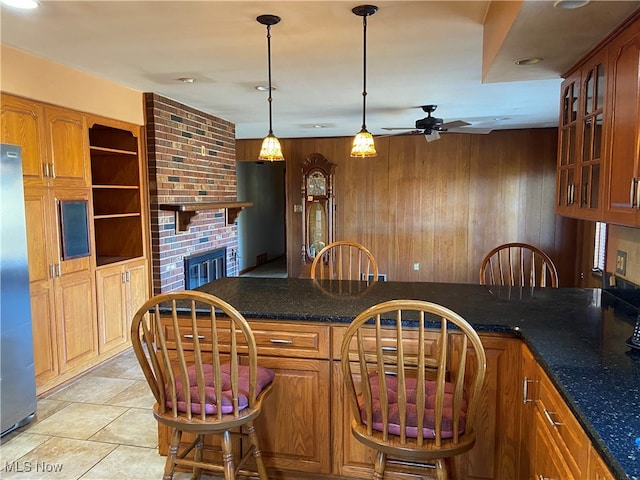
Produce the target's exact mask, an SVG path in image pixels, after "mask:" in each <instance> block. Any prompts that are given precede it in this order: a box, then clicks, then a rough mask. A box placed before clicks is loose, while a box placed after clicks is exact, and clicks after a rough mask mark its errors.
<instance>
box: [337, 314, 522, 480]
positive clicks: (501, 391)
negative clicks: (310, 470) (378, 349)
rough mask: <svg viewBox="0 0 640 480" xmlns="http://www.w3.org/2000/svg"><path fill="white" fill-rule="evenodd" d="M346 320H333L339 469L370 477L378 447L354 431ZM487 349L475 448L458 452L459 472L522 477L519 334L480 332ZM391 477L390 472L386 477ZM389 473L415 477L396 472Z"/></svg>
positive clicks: (468, 475)
mask: <svg viewBox="0 0 640 480" xmlns="http://www.w3.org/2000/svg"><path fill="white" fill-rule="evenodd" d="M346 328H347V327H346V326H333V327H332V330H333V333H332V338H333V340H332V344H333V347H332V348H333V359H334V365H333V387H332V389H333V393H332V397H333V398H332V409H333V412H334V413H333V416H334V418H333V435H334V442H333V445H334V447H333V455H334V472H335V473H336V474H339V475H342V476H345V477H353V478H371V475H372V472H373V465H374V463H375V453H374V452H373V451H372V450H371V449H368V448H366V447H364V446H363V445H362V444H361V443H360V442H358V441H357V440H355V439H354V438H353V437H352V435H351V426H350V425H351V415H352V413H351V409H350V407H349V405H347V402H346V401H345V397H344V385H343V378H342V370H341V367H340V359H339V350H340V345H341V342H342V337H343V336H344V332H345V331H346ZM480 338H481V340H482V344H483V346H484V348H485V353H486V355H487V372H486V378H485V384H484V387H483V393H482V396H483V397H484V399H485V400H484V401H483V402H481V404H480V406H479V411H478V414H477V417H476V422H477V423H476V432H477V440H476V445H475V446H474V448H473V449H472V450H471V451H470V452H468V453H466V454H464V455H461V456H459V457H458V458H457V459H456V461H455V464H454V471H455V478H465V479H488V478H491V479H494V480H498V479H504V480H512V479H514V478H518V444H519V434H520V427H519V422H518V419H519V415H520V396H519V395H518V394H519V393H520V382H519V380H520V343H521V342H520V340H518V339H516V338H510V337H506V336H501V335H491V334H483V335H481V336H480ZM385 478H386V477H385ZM389 478H398V479H406V478H415V477H414V476H412V474H411V473H400V472H394V473H393V474H391V475H390V476H389Z"/></svg>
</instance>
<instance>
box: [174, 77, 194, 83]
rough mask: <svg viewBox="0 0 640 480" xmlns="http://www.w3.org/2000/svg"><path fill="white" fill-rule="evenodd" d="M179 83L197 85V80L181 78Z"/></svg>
mask: <svg viewBox="0 0 640 480" xmlns="http://www.w3.org/2000/svg"><path fill="white" fill-rule="evenodd" d="M178 81H180V82H182V83H196V79H195V78H191V77H180V78H179V79H178Z"/></svg>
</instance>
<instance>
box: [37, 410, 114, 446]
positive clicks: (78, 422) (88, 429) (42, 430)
mask: <svg viewBox="0 0 640 480" xmlns="http://www.w3.org/2000/svg"><path fill="white" fill-rule="evenodd" d="M126 411H127V409H126V408H125V407H116V406H111V405H92V404H88V403H71V404H69V405H67V406H66V407H64V408H63V409H62V410H60V411H58V412H56V413H54V414H53V415H51V416H50V417H48V418H45V419H44V420H42V421H41V422H38V423H37V424H35V425H34V426H33V427H31V428H30V429H29V433H38V434H41V435H55V436H60V437H66V438H77V439H87V438H89V437H91V436H92V435H94V434H95V433H96V432H97V431H99V430H101V429H102V428H104V427H105V426H106V425H108V424H109V423H111V422H112V421H114V420H115V419H116V418H118V417H119V416H120V415H122V414H123V413H124V412H126Z"/></svg>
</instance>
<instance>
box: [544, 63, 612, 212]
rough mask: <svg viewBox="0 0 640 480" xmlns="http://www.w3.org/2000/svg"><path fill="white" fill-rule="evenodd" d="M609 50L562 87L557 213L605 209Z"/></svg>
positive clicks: (567, 80)
mask: <svg viewBox="0 0 640 480" xmlns="http://www.w3.org/2000/svg"><path fill="white" fill-rule="evenodd" d="M606 77H607V56H606V52H601V53H600V54H599V55H595V56H593V57H591V58H590V59H589V60H588V61H587V62H586V63H585V64H583V65H582V67H581V68H580V69H579V70H577V71H575V72H574V73H572V74H571V75H570V76H568V77H567V78H566V79H565V80H564V82H562V86H561V99H560V102H561V107H560V120H559V137H558V176H557V193H556V198H557V203H556V212H557V213H559V214H561V215H566V216H571V217H575V218H584V219H598V218H599V217H600V216H601V212H602V201H601V196H602V195H601V191H602V185H603V179H602V168H601V164H602V159H603V152H604V148H603V147H604V145H605V129H604V125H605V119H606V117H605V115H608V112H607V111H606V102H605V99H606V96H605V92H606V90H605V89H606V86H607V85H606V81H607V78H606Z"/></svg>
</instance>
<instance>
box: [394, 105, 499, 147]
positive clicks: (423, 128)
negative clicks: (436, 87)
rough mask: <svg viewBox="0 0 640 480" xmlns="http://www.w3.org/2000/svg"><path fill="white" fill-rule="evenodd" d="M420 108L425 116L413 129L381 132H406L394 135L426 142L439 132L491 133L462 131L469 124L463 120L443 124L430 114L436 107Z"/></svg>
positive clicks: (472, 130) (441, 120)
mask: <svg viewBox="0 0 640 480" xmlns="http://www.w3.org/2000/svg"><path fill="white" fill-rule="evenodd" d="M421 108H422V110H423V111H425V112H426V113H427V116H426V117H425V118H421V119H420V120H416V126H415V127H383V130H406V131H405V132H401V133H398V134H396V135H424V136H425V138H426V139H427V142H432V141H434V140H437V139H439V138H440V132H453V131H454V130H455V131H456V132H459V133H489V132H490V131H491V129H488V128H481V129H478V128H476V129H463V128H462V127H466V126H468V125H471V124H470V123H469V122H465V121H464V120H454V121H452V122H444V120H443V119H442V118H438V117H432V116H431V114H432V113H433V112H435V110H436V108H438V106H437V105H422V107H421Z"/></svg>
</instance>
